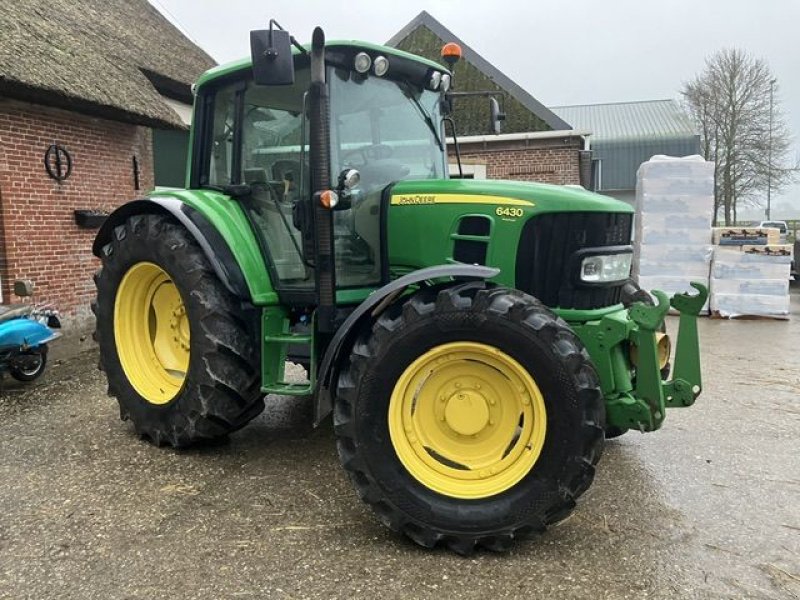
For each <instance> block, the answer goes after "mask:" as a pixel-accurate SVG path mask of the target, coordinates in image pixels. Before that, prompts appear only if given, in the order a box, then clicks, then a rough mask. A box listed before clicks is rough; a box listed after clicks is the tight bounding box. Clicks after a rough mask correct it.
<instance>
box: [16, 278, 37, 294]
mask: <svg viewBox="0 0 800 600" xmlns="http://www.w3.org/2000/svg"><path fill="white" fill-rule="evenodd" d="M14 294H15V295H17V296H19V297H21V298H24V297H25V296H33V282H32V281H28V280H27V279H18V280H17V281H15V282H14Z"/></svg>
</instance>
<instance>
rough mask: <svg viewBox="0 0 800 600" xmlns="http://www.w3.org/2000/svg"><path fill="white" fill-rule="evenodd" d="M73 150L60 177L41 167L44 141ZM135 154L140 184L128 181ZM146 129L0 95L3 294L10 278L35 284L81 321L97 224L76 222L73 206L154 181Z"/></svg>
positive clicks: (104, 204) (123, 196)
mask: <svg viewBox="0 0 800 600" xmlns="http://www.w3.org/2000/svg"><path fill="white" fill-rule="evenodd" d="M53 143H58V144H60V145H62V146H64V147H65V148H66V149H67V150H68V151H69V153H70V155H71V156H72V174H71V175H70V177H69V179H67V180H66V181H64V182H62V183H60V184H59V183H58V182H56V181H55V180H54V179H51V178H50V177H49V176H48V174H47V172H46V171H45V168H44V154H45V151H46V150H47V148H48V146H49V145H50V144H53ZM133 156H136V157H137V160H138V163H139V184H140V188H141V189H140V190H139V191H137V190H135V189H134V178H133V164H132V162H133ZM152 164H153V159H152V142H151V131H150V130H149V129H147V128H144V127H139V126H136V125H129V124H125V123H118V122H115V121H107V120H104V119H98V118H92V117H87V116H83V115H79V114H77V113H74V112H69V111H65V110H59V109H54V108H48V107H43V106H39V105H35V104H28V103H23V102H17V101H11V100H6V99H0V278H2V288H3V289H2V292H3V302H5V303H9V302H18V301H19V298H17V297H16V296H12V295H11V287H12V284H13V281H14V279H30V280H32V281H33V282H34V284H35V291H36V301H37V303H38V302H53V303H54V304H55V305H56V307H57V308H58V309H59V310H60V311H61V312H62V314H64V315H65V316H66V317H67V321H68V322H69V321H75V320H77V321H79V322H80V321H84V322H85V321H86V320H88V318H89V316H90V314H91V313H90V312H89V302H90V301H91V299H92V298H93V297H94V283H93V281H92V274H93V273H94V272H95V270H96V269H97V268H98V267H99V261H98V260H97V259H96V258H94V256H92V251H91V246H92V241H93V240H94V236H95V234H96V233H97V230H95V229H81V228H79V227H78V226H77V224H76V223H75V218H74V214H73V211H74V210H75V209H105V210H111V209H113V208H114V207H116V206H118V205H120V204H122V203H124V202H127V201H129V200H131V199H133V198H135V197H137V196H141V195H143V194H144V191H145V190H149V189H152V187H153V166H152Z"/></svg>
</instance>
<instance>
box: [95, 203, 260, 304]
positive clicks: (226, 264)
mask: <svg viewBox="0 0 800 600" xmlns="http://www.w3.org/2000/svg"><path fill="white" fill-rule="evenodd" d="M141 214H168V215H171V216H172V217H174V218H175V219H176V220H177V221H179V222H180V223H181V225H183V226H184V227H185V228H186V230H187V231H188V232H189V234H190V235H191V236H192V237H193V238H194V239H195V241H196V242H197V243H198V245H199V246H200V248H202V250H203V253H204V254H205V255H206V258H208V262H209V263H210V264H211V267H212V268H213V269H214V273H216V275H217V277H219V280H220V281H221V282H222V284H223V285H224V286H225V287H226V288H227V289H228V291H229V292H231V293H232V294H234V295H235V296H236V297H238V298H240V299H241V300H243V301H246V302H251V301H252V297H251V294H250V289H249V287H248V286H247V281H246V280H245V277H244V273H243V272H242V269H241V267H240V266H239V263H238V262H237V261H236V258H235V256H234V255H233V252H232V251H231V248H230V246H228V243H227V242H226V241H225V239H224V238H223V237H222V235H221V234H220V233H219V231H218V230H217V229H216V227H214V226H213V225H212V224H211V223H210V222H209V221H208V219H206V217H204V216H203V214H202V213H200V212H199V211H198V210H196V209H194V208H192V207H191V206H189V205H188V204H186V203H185V202H181V201H180V200H178V199H177V198H171V197H168V196H152V197H150V198H146V199H143V200H134V201H133V202H128V203H127V204H124V205H122V206H120V207H119V208H118V209H117V210H115V211H114V212H112V213H111V214H110V215H109V216H108V218H107V219H106V220H105V222H104V223H103V225H102V227H101V228H100V231H98V233H97V237H96V238H95V240H94V244H93V245H92V253H93V254H94V255H95V256H97V257H98V258H100V257H101V255H102V251H103V246H105V245H106V244H108V243H109V242H111V239H112V236H113V233H114V228H115V227H117V226H118V225H122V224H123V223H124V222H125V221H126V220H127V219H128V217H131V216H133V215H141Z"/></svg>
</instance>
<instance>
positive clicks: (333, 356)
mask: <svg viewBox="0 0 800 600" xmlns="http://www.w3.org/2000/svg"><path fill="white" fill-rule="evenodd" d="M499 273H500V269H495V268H494V267H484V266H480V265H461V264H454V265H437V266H435V267H427V268H425V269H420V270H418V271H414V272H412V273H409V274H408V275H403V276H402V277H399V278H397V279H395V280H394V281H391V282H389V283H387V284H386V285H384V286H383V287H381V288H378V289H377V290H375V291H374V292H372V293H371V294H370V295H369V297H368V298H367V299H366V300H364V301H363V302H362V303H361V304H359V305H358V307H357V308H356V309H355V310H354V311H353V312H351V313H350V315H348V317H347V319H345V321H344V323H342V325H341V326H340V327H339V328H338V329H337V330H336V334H335V335H334V336H333V338H332V339H331V342H330V344H328V348H327V349H326V350H325V355H324V356H323V358H322V362H321V363H320V367H319V372H318V375H317V390H316V393H315V394H314V426H315V427H316V426H317V425H319V424H320V423H321V422H322V420H323V419H324V418H325V417H327V416H328V415H329V414H330V413H331V411H332V410H333V398H332V392H331V390H332V389H334V387H335V386H336V379H337V374H338V371H339V368H340V367H341V365H342V362H343V360H344V358H345V354H346V352H347V351H349V350H350V348H352V346H353V343H354V342H355V337H356V334H357V332H358V331H359V330H360V329H361V324H362V323H363V322H364V321H365V320H367V319H371V318H375V317H377V316H378V314H380V313H381V312H383V310H385V309H386V307H387V306H389V305H390V304H391V303H392V302H394V301H395V300H396V299H397V298H398V297H399V296H400V295H401V294H402V293H403V292H404V291H405V290H406V289H407V288H408V287H409V286H411V285H415V284H418V283H421V282H423V281H431V280H434V279H440V278H443V277H452V278H455V277H461V278H467V279H490V278H492V277H495V276H496V275H498V274H499Z"/></svg>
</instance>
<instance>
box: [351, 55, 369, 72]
mask: <svg viewBox="0 0 800 600" xmlns="http://www.w3.org/2000/svg"><path fill="white" fill-rule="evenodd" d="M371 66H372V59H371V58H370V57H369V54H367V53H366V52H359V53H358V54H356V57H355V60H354V61H353V67H354V68H355V70H356V71H358V72H359V73H366V72H367V71H369V68H370V67H371Z"/></svg>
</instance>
